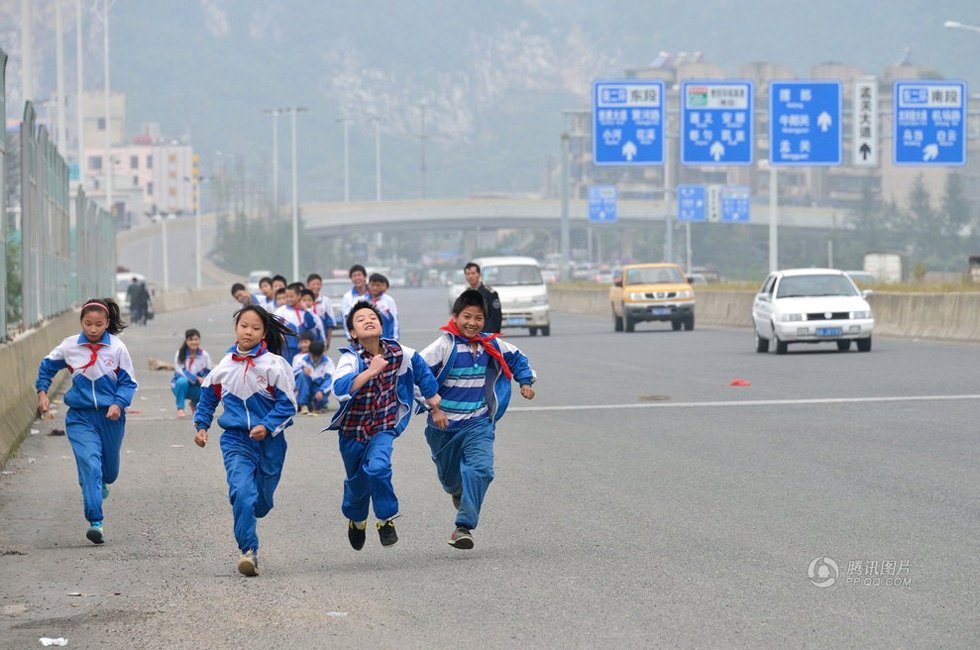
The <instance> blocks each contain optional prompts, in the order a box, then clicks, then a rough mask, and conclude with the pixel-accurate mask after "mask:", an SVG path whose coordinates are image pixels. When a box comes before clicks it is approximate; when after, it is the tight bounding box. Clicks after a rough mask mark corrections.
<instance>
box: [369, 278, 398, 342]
mask: <svg viewBox="0 0 980 650" xmlns="http://www.w3.org/2000/svg"><path fill="white" fill-rule="evenodd" d="M368 291H370V292H371V304H373V305H374V306H375V308H376V309H377V310H378V313H380V314H381V329H382V333H381V336H382V337H383V338H386V339H395V340H396V341H397V340H398V339H399V338H400V336H399V335H400V334H401V327H399V325H398V306H397V305H395V299H394V298H392V297H391V296H390V295H389V294H388V278H386V277H385V276H383V275H381V274H380V273H372V274H371V277H370V278H368Z"/></svg>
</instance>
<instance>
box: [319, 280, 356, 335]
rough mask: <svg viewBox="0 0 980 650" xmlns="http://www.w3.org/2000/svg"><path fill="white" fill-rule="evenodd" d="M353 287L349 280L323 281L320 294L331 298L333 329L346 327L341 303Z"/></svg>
mask: <svg viewBox="0 0 980 650" xmlns="http://www.w3.org/2000/svg"><path fill="white" fill-rule="evenodd" d="M351 286H353V285H352V284H351V281H350V280H349V279H347V278H324V279H323V286H322V287H321V288H320V294H321V295H324V296H326V297H327V298H330V309H331V311H332V312H333V313H331V314H330V317H331V318H333V329H343V327H344V318H343V314H341V313H340V301H341V300H343V298H344V294H345V293H347V292H348V291H350V289H351Z"/></svg>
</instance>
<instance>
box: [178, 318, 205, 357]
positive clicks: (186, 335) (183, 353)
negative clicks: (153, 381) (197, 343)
mask: <svg viewBox="0 0 980 650" xmlns="http://www.w3.org/2000/svg"><path fill="white" fill-rule="evenodd" d="M192 336H196V337H197V338H201V333H200V332H198V331H197V330H196V329H194V328H193V327H192V328H190V329H189V330H187V331H186V332H184V342H183V343H182V344H181V346H180V352H178V353H177V362H178V363H181V364H182V363H184V362H185V361H187V353H188V352H189V351H190V349H189V348H188V347H187V339H189V338H191V337H192Z"/></svg>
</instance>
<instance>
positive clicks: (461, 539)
mask: <svg viewBox="0 0 980 650" xmlns="http://www.w3.org/2000/svg"><path fill="white" fill-rule="evenodd" d="M449 545H450V546H452V547H453V548H459V549H463V550H469V549H471V548H473V534H472V533H471V532H470V529H469V528H467V527H466V526H456V530H454V531H453V534H452V535H450V536H449Z"/></svg>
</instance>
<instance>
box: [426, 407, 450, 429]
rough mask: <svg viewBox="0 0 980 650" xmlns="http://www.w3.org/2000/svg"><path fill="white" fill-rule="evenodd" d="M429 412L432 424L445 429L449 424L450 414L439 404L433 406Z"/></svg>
mask: <svg viewBox="0 0 980 650" xmlns="http://www.w3.org/2000/svg"><path fill="white" fill-rule="evenodd" d="M429 414H430V415H431V416H432V424H434V425H435V426H436V427H438V428H440V429H445V428H446V427H448V426H449V416H448V415H446V412H445V411H443V410H442V409H441V408H439V407H438V406H433V407H432V410H431V411H429Z"/></svg>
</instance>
